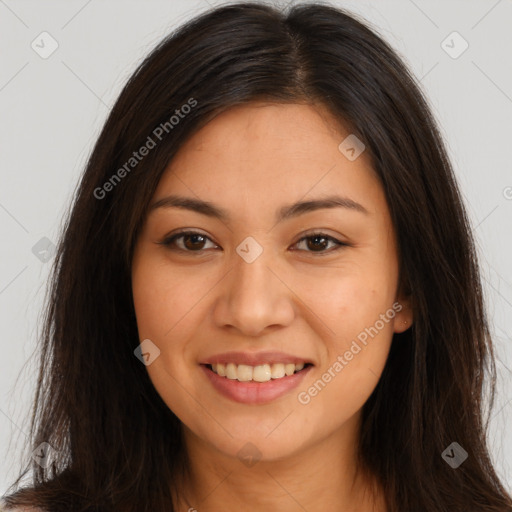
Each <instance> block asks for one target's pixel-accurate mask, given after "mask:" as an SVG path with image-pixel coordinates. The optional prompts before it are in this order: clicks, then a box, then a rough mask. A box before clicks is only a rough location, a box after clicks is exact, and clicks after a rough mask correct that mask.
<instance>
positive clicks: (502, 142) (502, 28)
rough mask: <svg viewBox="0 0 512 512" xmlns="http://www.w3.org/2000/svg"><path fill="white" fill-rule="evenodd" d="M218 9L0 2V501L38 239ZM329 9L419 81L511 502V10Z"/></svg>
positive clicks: (21, 401)
mask: <svg viewBox="0 0 512 512" xmlns="http://www.w3.org/2000/svg"><path fill="white" fill-rule="evenodd" d="M226 3H227V2H222V1H218V2H214V1H213V0H208V1H206V0H197V1H183V0H181V1H176V0H172V1H170V0H166V1H155V0H152V1H144V2H143V1H126V0H125V1H113V0H110V1H108V0H101V1H99V0H89V1H87V0H80V1H75V0H72V1H60V2H56V1H45V2H41V1H40V0H31V1H29V0H27V1H22V0H17V1H16V0H0V59H1V65H0V141H1V142H0V148H1V153H0V233H1V249H0V257H1V260H0V261H1V267H0V321H1V328H2V340H1V343H2V356H3V357H2V358H0V389H1V393H0V460H1V461H2V464H1V468H0V495H1V494H3V493H4V492H5V490H6V488H7V485H8V484H9V483H10V482H11V481H12V479H13V477H14V476H15V471H16V469H17V467H18V464H19V459H20V457H21V455H22V452H23V450H27V446H26V431H27V427H28V423H27V420H28V418H29V414H30V411H29V407H30V399H31V396H32V393H33V391H34V388H35V376H36V369H37V365H36V363H37V360H36V359H35V358H34V353H35V350H36V339H37V329H38V322H39V321H40V319H41V306H42V300H43V297H44V292H45V286H46V279H47V276H48V270H49V266H50V262H49V261H48V262H44V261H41V254H39V257H36V255H35V254H34V253H33V252H32V248H33V247H34V246H35V245H36V244H37V243H38V242H39V241H40V239H41V238H43V237H47V238H48V239H49V240H51V241H53V242H55V241H56V239H57V233H58V229H59V226H60V223H61V219H62V216H63V214H64V212H65V209H66V208H67V205H68V203H69V201H70V198H71V195H72V192H73V190H74V187H75V185H76V183H77V180H78V177H79V175H80V173H81V171H82V168H83V166H84V163H85V161H86V158H87V156H88V154H89V151H90V150H91V148H92V144H93V142H94V140H95V138H96V137H97V135H98V134H99V130H100V127H101V125H102V123H103V122H104V120H105V119H106V116H107V114H108V112H109V108H110V105H112V104H113V102H114V100H115V98H116V97H117V95H118V94H119V92H120V88H121V87H122V85H123V84H124V82H125V81H126V80H127V78H128V77H129V76H130V74H131V73H132V71H133V70H134V69H135V66H136V65H137V64H138V63H139V62H140V61H141V60H142V58H143V57H144V56H145V55H146V54H147V53H148V51H149V50H150V49H151V48H152V47H153V46H154V45H155V44H156V43H157V42H159V41H160V39H161V38H162V37H163V36H164V35H166V34H167V33H168V32H169V31H170V30H171V29H172V28H174V27H176V26H177V25H179V24H181V23H182V22H183V21H185V20H186V19H189V18H190V17H192V16H194V15H196V14H198V13H200V12H203V11H205V10H207V9H209V7H210V6H216V5H221V4H226ZM275 3H276V4H277V5H284V4H285V3H286V2H275ZM331 4H333V5H339V6H341V7H346V8H348V9H349V10H351V11H352V12H354V13H359V14H361V15H362V16H363V17H364V18H366V19H367V20H368V21H369V22H370V23H371V24H372V25H373V26H374V28H376V29H377V31H378V32H379V33H380V34H381V35H382V36H383V37H384V38H385V39H387V40H388V41H389V42H390V43H391V44H392V46H393V47H394V48H396V49H397V51H398V52H399V53H400V54H401V56H402V57H403V58H404V59H405V60H406V62H407V63H408V64H409V66H410V67H411V69H412V71H413V72H414V73H415V74H416V76H417V77H418V78H420V79H421V83H422V85H423V87H424V89H425V91H426V93H427V96H428V98H429V101H430V102H431V105H432V108H433V111H434V114H435V116H436V117H437V119H438V121H439V124H440V126H441V131H442V133H443V135H444V137H445V139H446V141H447V145H448V149H449V152H450V156H451V158H452V161H453V164H454V167H455V170H456V172H457V175H458V179H459V182H460V186H461V188H462V191H463V194H464V196H465V198H466V201H467V206H468V209H469V213H470V216H471V221H472V223H473V226H474V233H475V235H476V238H477V241H478V245H479V252H480V257H481V265H482V271H483V276H484V284H485V288H486V295H487V300H488V308H489V315H490V318H491V321H492V330H493V333H494V338H495V341H496V352H497V359H498V363H497V368H498V373H499V378H498V393H497V400H496V405H495V408H494V409H493V413H492V421H491V424H490V433H489V439H490V445H491V448H492V453H493V457H494V460H495V462H496V465H497V468H498V471H499V473H500V475H501V476H502V478H503V480H504V481H505V483H506V485H507V486H508V488H509V489H511V490H512V462H511V461H512V433H511V432H512V430H511V429H510V424H511V418H512V378H511V376H512V372H511V370H510V368H511V367H512V366H511V363H512V344H511V333H512V320H511V319H512V266H511V265H510V262H511V260H512V229H511V225H512V172H511V171H512V165H511V162H510V158H509V150H510V144H511V143H510V140H511V131H512V130H511V121H512V58H511V56H510V49H511V48H512V30H511V28H512V1H511V0H498V1H496V0H492V1H483V0H479V1H468V0H459V1H455V0H451V1H426V0H400V1H389V0H386V1H372V2H370V1H357V2H356V1H352V2H348V1H338V2H336V1H332V2H331ZM44 31H47V32H48V33H49V34H50V35H51V37H52V38H53V39H54V40H55V41H57V43H58V48H57V50H56V51H55V52H54V53H53V54H52V55H50V56H49V57H48V58H46V59H43V58H42V57H41V56H40V55H39V54H38V53H36V51H34V49H33V48H32V47H31V44H32V42H33V41H35V43H34V45H39V51H40V52H41V51H43V50H44V51H47V50H49V49H50V48H51V46H50V43H51V41H50V39H48V36H44V37H46V39H44V40H43V41H42V42H41V37H43V36H40V34H41V33H42V32H44ZM453 31H457V32H458V33H459V34H460V35H461V36H462V38H463V39H464V40H465V41H467V43H468V45H469V46H468V48H467V50H466V51H464V52H463V53H462V54H460V55H457V54H458V53H460V51H461V50H462V49H463V48H464V41H463V40H462V39H460V38H458V36H450V34H452V32H453ZM448 36H450V37H448ZM447 37H448V39H447ZM443 41H445V42H444V43H443ZM43 46H44V48H42V47H43ZM447 51H448V52H451V53H452V56H450V55H449V54H448V53H447ZM456 55H457V58H453V56H456ZM43 244H44V243H43ZM43 249H44V247H43ZM48 254H51V253H48ZM43 260H44V258H43ZM507 424H508V425H509V428H508V430H509V431H508V432H506V426H507ZM468 451H469V450H468Z"/></svg>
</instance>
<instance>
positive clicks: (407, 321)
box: [393, 300, 414, 333]
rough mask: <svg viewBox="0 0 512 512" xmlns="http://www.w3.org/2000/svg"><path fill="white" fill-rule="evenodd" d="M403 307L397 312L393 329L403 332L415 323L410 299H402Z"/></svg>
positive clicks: (396, 331)
mask: <svg viewBox="0 0 512 512" xmlns="http://www.w3.org/2000/svg"><path fill="white" fill-rule="evenodd" d="M400 304H401V305H402V309H401V310H400V311H399V312H398V313H397V314H396V316H395V318H394V324H393V331H394V332H395V333H401V332H404V331H406V330H407V329H409V327H411V325H412V324H413V321H414V319H413V314H412V308H411V305H410V303H409V301H408V300H405V301H400Z"/></svg>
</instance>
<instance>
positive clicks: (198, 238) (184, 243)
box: [159, 231, 215, 252]
mask: <svg viewBox="0 0 512 512" xmlns="http://www.w3.org/2000/svg"><path fill="white" fill-rule="evenodd" d="M178 240H179V241H180V242H178ZM208 240H209V241H210V242H211V240H210V239H209V238H208V237H207V236H206V235H203V234H202V233H198V232H195V231H186V232H182V233H177V234H176V235H173V236H171V237H169V238H166V239H165V240H163V241H162V242H159V243H160V244H162V245H165V246H169V247H170V248H172V249H174V247H173V246H176V248H177V250H181V251H184V252H200V251H202V250H204V249H208V247H206V248H205V244H206V243H207V241H208ZM213 245H214V246H215V244H213Z"/></svg>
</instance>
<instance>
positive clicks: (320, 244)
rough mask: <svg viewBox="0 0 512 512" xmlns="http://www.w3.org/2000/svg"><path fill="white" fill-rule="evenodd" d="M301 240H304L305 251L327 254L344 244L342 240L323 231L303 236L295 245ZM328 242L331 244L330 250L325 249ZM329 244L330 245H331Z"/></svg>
mask: <svg viewBox="0 0 512 512" xmlns="http://www.w3.org/2000/svg"><path fill="white" fill-rule="evenodd" d="M303 241H306V252H316V253H320V254H319V255H320V256H322V255H323V254H329V253H331V252H333V251H335V250H337V249H338V248H339V247H340V246H346V245H347V244H344V243H343V242H340V241H339V240H337V239H336V238H333V237H332V236H328V235H325V234H324V233H313V234H312V235H308V236H305V237H303V238H301V239H300V240H299V241H298V242H297V244H296V245H299V244H300V243H302V242H303ZM329 243H331V244H333V246H334V249H333V250H330V251H326V249H327V247H328V245H329ZM333 246H331V247H333Z"/></svg>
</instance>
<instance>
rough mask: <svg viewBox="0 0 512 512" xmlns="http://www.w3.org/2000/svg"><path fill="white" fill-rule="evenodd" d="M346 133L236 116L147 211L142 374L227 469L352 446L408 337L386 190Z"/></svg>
mask: <svg viewBox="0 0 512 512" xmlns="http://www.w3.org/2000/svg"><path fill="white" fill-rule="evenodd" d="M348 135H350V132H349V131H347V130H344V129H343V128H341V127H340V126H339V125H338V124H337V123H336V122H335V120H334V119H333V118H332V117H331V116H330V114H329V113H328V112H327V111H326V110H325V109H323V108H322V107H319V106H317V107H313V106H307V105H299V104H286V105H283V104H264V103H254V104H251V105H245V106H241V107H236V108H233V109H231V110H229V111H227V112H224V113H222V114H221V115H219V116H217V117H216V118H215V119H213V120H212V121H211V122H210V123H209V124H207V125H206V126H205V127H204V128H203V129H201V130H200V131H199V132H198V133H197V134H195V135H194V136H193V137H191V138H190V139H189V140H188V142H187V143H186V144H185V145H184V146H183V147H182V148H181V149H180V151H179V153H178V154H177V155H176V156H175V158H174V159H173V161H172V163H171V164H170V166H169V168H168V169H167V170H166V172H165V174H164V175H163V177H162V179H161V181H160V183H159V185H158V188H157V190H156V192H155V194H154V197H153V198H152V201H151V208H150V213H149V214H148V217H147V220H146V222H145V224H144V228H143V231H142V233H141V235H140V237H139V239H138V241H137V245H136V248H135V253H134V259H133V267H132V287H133V299H134V305H135V310H136V316H137V324H138V330H139V336H140V340H141V342H142V340H150V341H146V342H145V344H146V345H145V346H146V349H147V350H146V351H148V352H149V354H150V356H148V359H147V361H148V362H147V363H146V364H147V366H146V369H147V371H148V373H149V377H150V379H151V381H152V383H153V385H154V386H155V389H156V391H157V392H158V393H159V395H160V396H161V397H162V399H163V400H164V402H165V403H166V404H167V405H168V406H169V408H170V409H171V410H172V411H173V412H174V413H175V414H176V415H177V416H178V417H179V418H180V420H181V422H182V423H183V424H184V426H185V431H186V432H187V433H188V435H189V436H191V437H193V438H194V439H196V440H198V442H201V443H205V444H207V445H209V446H210V447H214V448H215V449H216V450H218V452H219V453H221V454H223V455H224V456H233V457H237V456H239V457H240V454H239V451H240V450H241V449H242V453H243V450H249V451H251V450H254V451H255V452H257V453H258V457H261V459H262V460H274V459H278V458H283V457H288V456H292V455H294V454H297V453H299V452H300V451H304V450H306V449H308V448H309V449H312V448H313V447H314V446H316V445H317V444H318V443H321V442H323V441H325V440H326V439H337V438H340V439H341V438H344V439H347V438H349V437H351V438H353V439H354V438H355V436H357V424H358V420H359V418H360V412H361V408H362V406H363V405H364V403H365V402H366V400H367V399H368V397H369V396H370V394H371V393H372V391H373V389H374V388H375V386H376V384H377V382H378V379H379V377H380V375H381V372H382V370H383V367H384V365H385V362H386V358H387V356H388V352H389V348H390V344H391V340H392V336H393V333H394V332H401V331H403V330H405V329H406V328H407V327H409V325H410V321H411V318H410V309H409V307H408V304H407V302H406V300H405V299H404V298H403V297H401V296H400V294H399V290H398V289H397V284H398V273H399V265H398V257H397V249H396V243H395V233H394V230H393V225H392V222H391V219H390V214H389V210H388V206H387V203H386V200H385V196H384V192H383V190H382V187H381V185H380V182H379V180H378V179H377V177H376V175H375V173H374V171H373V169H372V166H371V162H370V160H369V158H368V156H367V153H366V152H365V151H363V152H362V153H361V154H360V156H358V157H357V158H355V159H354V154H355V155H357V153H354V152H353V151H350V149H348V150H347V149H345V150H343V151H342V150H340V149H339V148H338V146H339V145H340V143H341V142H342V141H343V140H344V139H345V138H346V137H347V136H348ZM343 147H345V146H343ZM355 149H356V150H357V147H356V148H355ZM170 196H180V197H181V198H184V199H185V200H181V201H176V197H174V201H173V200H172V198H171V197H170ZM186 199H188V200H189V201H188V202H187V201H186ZM327 199H329V200H331V201H330V202H324V203H320V201H325V200H327ZM201 202H206V203H207V204H202V206H201ZM304 202H305V203H307V204H306V205H302V206H295V207H292V205H294V204H295V203H304ZM316 202H318V203H316ZM183 231H185V232H188V233H187V234H183V233H182V232H183ZM180 233H181V234H180ZM404 322H407V324H406V323H404ZM303 364H304V368H302V369H301V367H302V365H303ZM294 365H295V366H294ZM292 372H293V373H292ZM226 373H227V376H226ZM247 443H251V444H247ZM237 454H238V455H237ZM249 455H250V454H249Z"/></svg>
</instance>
